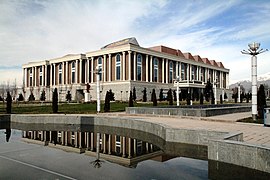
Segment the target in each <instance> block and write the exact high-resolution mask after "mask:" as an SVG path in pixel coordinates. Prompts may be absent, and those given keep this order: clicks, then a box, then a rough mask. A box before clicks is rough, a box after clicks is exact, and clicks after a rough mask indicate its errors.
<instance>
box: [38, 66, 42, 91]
mask: <svg viewBox="0 0 270 180" xmlns="http://www.w3.org/2000/svg"><path fill="white" fill-rule="evenodd" d="M42 74H43V73H42V66H40V67H39V85H40V86H42Z"/></svg>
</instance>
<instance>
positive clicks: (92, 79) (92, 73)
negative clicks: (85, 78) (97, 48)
mask: <svg viewBox="0 0 270 180" xmlns="http://www.w3.org/2000/svg"><path fill="white" fill-rule="evenodd" d="M93 82H94V57H91V83H93Z"/></svg>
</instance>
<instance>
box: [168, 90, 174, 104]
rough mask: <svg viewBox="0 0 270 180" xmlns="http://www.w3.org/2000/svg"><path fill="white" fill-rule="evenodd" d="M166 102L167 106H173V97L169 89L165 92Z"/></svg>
mask: <svg viewBox="0 0 270 180" xmlns="http://www.w3.org/2000/svg"><path fill="white" fill-rule="evenodd" d="M167 101H168V102H169V105H173V97H172V90H171V89H169V91H168V92H167Z"/></svg>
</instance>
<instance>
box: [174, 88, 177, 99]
mask: <svg viewBox="0 0 270 180" xmlns="http://www.w3.org/2000/svg"><path fill="white" fill-rule="evenodd" d="M173 100H174V101H177V97H176V91H175V90H173Z"/></svg>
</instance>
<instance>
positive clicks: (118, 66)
mask: <svg viewBox="0 0 270 180" xmlns="http://www.w3.org/2000/svg"><path fill="white" fill-rule="evenodd" d="M115 68H116V71H115V72H116V80H120V79H121V60H120V54H117V55H116V58H115Z"/></svg>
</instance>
